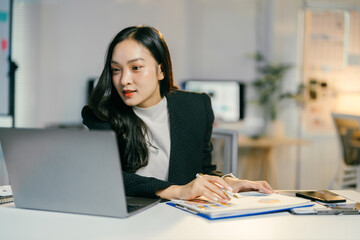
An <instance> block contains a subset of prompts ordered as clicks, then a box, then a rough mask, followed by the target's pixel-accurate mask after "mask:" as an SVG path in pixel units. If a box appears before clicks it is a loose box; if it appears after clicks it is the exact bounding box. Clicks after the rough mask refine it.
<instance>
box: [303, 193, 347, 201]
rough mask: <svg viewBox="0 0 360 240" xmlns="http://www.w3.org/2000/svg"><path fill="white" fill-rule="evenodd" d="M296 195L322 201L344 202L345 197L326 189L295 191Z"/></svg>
mask: <svg viewBox="0 0 360 240" xmlns="http://www.w3.org/2000/svg"><path fill="white" fill-rule="evenodd" d="M296 196H298V197H302V198H307V199H310V200H313V201H319V202H323V203H339V202H346V198H343V197H341V196H339V195H337V194H336V193H333V192H330V191H328V190H318V191H307V192H297V193H296Z"/></svg>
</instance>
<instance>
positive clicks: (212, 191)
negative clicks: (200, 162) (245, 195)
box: [199, 175, 230, 201]
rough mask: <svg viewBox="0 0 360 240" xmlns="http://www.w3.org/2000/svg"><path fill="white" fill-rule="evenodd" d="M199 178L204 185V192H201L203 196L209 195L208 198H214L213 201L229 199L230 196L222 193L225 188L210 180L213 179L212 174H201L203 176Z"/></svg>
mask: <svg viewBox="0 0 360 240" xmlns="http://www.w3.org/2000/svg"><path fill="white" fill-rule="evenodd" d="M199 180H200V181H201V183H202V184H203V186H204V187H205V189H204V193H203V194H204V196H206V197H208V196H209V197H210V199H214V200H215V201H221V200H226V201H228V200H230V197H229V196H228V195H227V194H225V193H224V189H225V188H224V187H223V186H221V185H220V184H218V185H216V184H215V183H214V182H212V181H213V180H214V179H213V178H212V176H205V175H203V177H202V178H201V179H199Z"/></svg>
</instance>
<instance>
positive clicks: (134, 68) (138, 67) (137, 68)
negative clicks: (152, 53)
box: [132, 66, 141, 71]
mask: <svg viewBox="0 0 360 240" xmlns="http://www.w3.org/2000/svg"><path fill="white" fill-rule="evenodd" d="M140 68H141V67H140V66H134V67H132V70H133V71H138V70H140Z"/></svg>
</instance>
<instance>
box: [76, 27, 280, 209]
mask: <svg viewBox="0 0 360 240" xmlns="http://www.w3.org/2000/svg"><path fill="white" fill-rule="evenodd" d="M82 117H83V123H84V124H85V125H86V126H87V127H88V128H89V129H109V130H110V129H111V130H114V131H115V132H116V134H117V139H118V145H119V152H120V156H121V164H122V168H123V175H124V183H125V189H126V194H127V195H129V196H148V197H156V196H159V197H161V198H164V199H193V198H196V197H198V196H202V195H203V196H206V197H208V198H210V199H213V200H215V201H220V202H225V201H227V200H229V196H228V195H227V194H225V193H224V191H223V190H224V189H226V190H230V191H233V192H239V191H246V190H260V191H263V192H265V193H271V192H273V189H272V188H271V187H270V185H269V184H268V183H267V182H265V181H247V180H240V179H237V178H235V177H233V176H229V175H224V174H222V173H220V172H217V171H216V166H214V165H213V164H212V163H211V151H212V144H211V142H210V138H211V132H212V125H213V121H214V114H213V112H212V108H211V102H210V98H209V96H208V95H206V94H204V93H192V92H186V91H180V90H178V89H177V87H176V86H175V85H174V81H173V74H172V64H171V59H170V53H169V50H168V47H167V44H166V42H165V40H164V38H163V36H162V34H161V33H160V32H159V31H158V30H156V29H155V28H152V27H148V26H133V27H128V28H125V29H123V30H122V31H120V32H119V33H118V34H117V35H116V36H115V38H114V39H113V41H112V42H111V43H110V45H109V47H108V51H107V55H106V60H105V66H104V69H103V71H102V74H101V76H100V79H99V82H98V84H97V86H96V88H95V89H94V91H93V92H92V95H91V97H90V101H89V104H88V105H87V106H85V107H84V108H83V110H82ZM198 173H201V174H198ZM196 176H198V177H196Z"/></svg>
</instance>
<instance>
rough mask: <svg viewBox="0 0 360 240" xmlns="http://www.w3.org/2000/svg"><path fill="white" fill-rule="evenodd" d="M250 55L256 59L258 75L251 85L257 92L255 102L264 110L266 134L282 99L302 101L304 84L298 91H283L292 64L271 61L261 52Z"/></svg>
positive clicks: (276, 114)
mask: <svg viewBox="0 0 360 240" xmlns="http://www.w3.org/2000/svg"><path fill="white" fill-rule="evenodd" d="M250 57H251V58H253V59H255V61H256V70H257V73H258V74H257V75H258V76H257V78H256V79H255V80H254V81H253V82H252V83H251V85H252V86H253V87H254V88H255V91H256V93H257V98H256V100H255V102H256V103H258V104H259V105H260V106H261V108H262V111H263V118H264V123H265V124H264V130H263V135H264V134H265V133H266V131H267V127H268V124H269V123H271V122H273V121H275V120H277V116H278V111H279V103H280V101H281V100H283V99H285V98H292V99H295V100H296V101H297V102H301V101H302V92H303V89H304V85H303V84H300V85H299V87H298V90H297V92H296V93H290V92H283V91H282V83H283V79H284V75H285V74H286V72H287V71H288V70H289V69H290V68H291V67H292V66H291V65H290V64H286V63H271V62H269V61H268V60H267V59H265V58H264V56H263V55H262V54H261V53H255V54H252V55H250Z"/></svg>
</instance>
